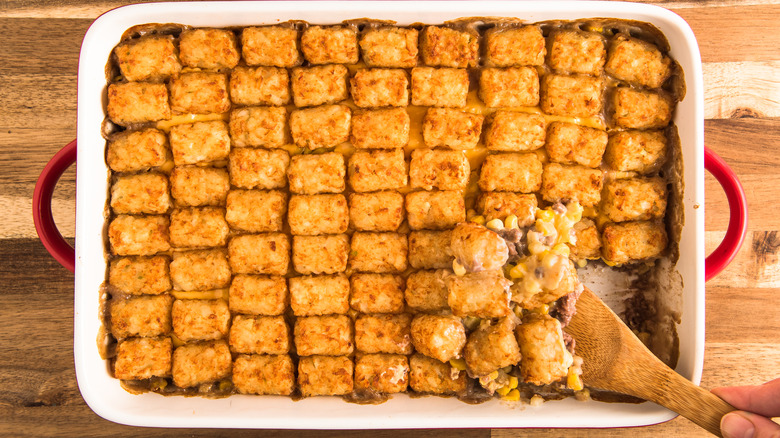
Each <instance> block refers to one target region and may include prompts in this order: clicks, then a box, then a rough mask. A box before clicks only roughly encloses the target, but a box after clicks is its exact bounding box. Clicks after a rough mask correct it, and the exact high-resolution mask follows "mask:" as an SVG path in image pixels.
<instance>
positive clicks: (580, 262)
mask: <svg viewBox="0 0 780 438" xmlns="http://www.w3.org/2000/svg"><path fill="white" fill-rule="evenodd" d="M585 266H588V261H587V260H586V259H579V260H577V267H578V268H584V267H585Z"/></svg>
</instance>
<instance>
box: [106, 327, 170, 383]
mask: <svg viewBox="0 0 780 438" xmlns="http://www.w3.org/2000/svg"><path fill="white" fill-rule="evenodd" d="M172 345H173V344H172V343H171V338H167V337H166V338H127V339H125V340H124V341H122V342H119V344H118V345H117V347H116V361H115V362H114V377H116V378H117V379H121V380H143V379H148V378H150V377H169V376H170V375H171V360H172V355H173V347H172Z"/></svg>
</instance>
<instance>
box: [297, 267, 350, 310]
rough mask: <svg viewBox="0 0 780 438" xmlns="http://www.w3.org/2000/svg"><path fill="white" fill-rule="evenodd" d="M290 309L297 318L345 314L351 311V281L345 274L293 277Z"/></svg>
mask: <svg viewBox="0 0 780 438" xmlns="http://www.w3.org/2000/svg"><path fill="white" fill-rule="evenodd" d="M289 282H290V308H292V311H293V314H295V316H318V315H329V314H334V313H335V314H345V313H347V311H348V310H349V280H348V279H347V276H346V275H344V274H336V275H313V276H303V277H293V278H291V279H290V280H289Z"/></svg>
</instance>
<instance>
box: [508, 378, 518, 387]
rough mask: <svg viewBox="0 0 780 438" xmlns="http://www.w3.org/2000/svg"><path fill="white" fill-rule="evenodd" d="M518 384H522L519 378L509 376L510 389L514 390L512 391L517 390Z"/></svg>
mask: <svg viewBox="0 0 780 438" xmlns="http://www.w3.org/2000/svg"><path fill="white" fill-rule="evenodd" d="M518 383H520V382H519V381H518V380H517V377H515V376H509V387H510V388H512V389H515V388H517V385H518Z"/></svg>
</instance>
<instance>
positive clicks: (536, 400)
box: [518, 391, 544, 406]
mask: <svg viewBox="0 0 780 438" xmlns="http://www.w3.org/2000/svg"><path fill="white" fill-rule="evenodd" d="M518 393H519V391H518ZM542 403H544V397H542V396H541V395H539V394H534V396H533V397H531V400H530V401H529V402H528V404H530V405H531V406H541V405H542Z"/></svg>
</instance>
